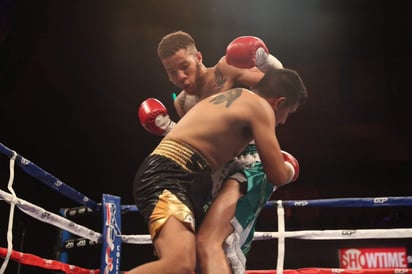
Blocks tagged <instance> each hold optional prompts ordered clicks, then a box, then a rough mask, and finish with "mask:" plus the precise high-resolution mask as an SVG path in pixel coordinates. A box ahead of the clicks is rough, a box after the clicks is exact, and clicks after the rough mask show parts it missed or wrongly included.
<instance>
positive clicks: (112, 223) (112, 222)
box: [100, 194, 122, 274]
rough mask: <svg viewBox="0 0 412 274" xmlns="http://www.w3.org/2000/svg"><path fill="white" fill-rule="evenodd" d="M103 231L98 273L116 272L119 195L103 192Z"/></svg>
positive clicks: (118, 234)
mask: <svg viewBox="0 0 412 274" xmlns="http://www.w3.org/2000/svg"><path fill="white" fill-rule="evenodd" d="M102 213H103V232H102V251H101V264H100V273H104V274H117V273H119V271H120V257H121V245H122V238H121V208H120V197H118V196H114V195H110V194H103V198H102Z"/></svg>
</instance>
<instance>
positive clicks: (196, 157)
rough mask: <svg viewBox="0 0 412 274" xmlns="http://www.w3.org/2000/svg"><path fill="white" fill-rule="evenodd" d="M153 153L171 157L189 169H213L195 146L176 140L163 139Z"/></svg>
mask: <svg viewBox="0 0 412 274" xmlns="http://www.w3.org/2000/svg"><path fill="white" fill-rule="evenodd" d="M151 155H161V156H164V157H166V158H169V159H171V160H173V161H175V162H176V163H178V164H179V165H180V166H181V167H182V168H183V169H185V170H187V171H205V172H210V171H211V167H210V165H209V164H208V162H207V161H206V159H204V158H203V157H202V156H201V155H200V154H199V153H198V152H197V151H196V150H195V149H194V148H192V147H190V146H189V145H187V144H184V143H182V142H179V141H176V140H172V139H166V140H162V141H161V142H160V144H159V145H158V146H157V147H156V148H155V149H154V150H153V152H152V153H151Z"/></svg>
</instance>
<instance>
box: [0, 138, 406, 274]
mask: <svg viewBox="0 0 412 274" xmlns="http://www.w3.org/2000/svg"><path fill="white" fill-rule="evenodd" d="M0 152H1V154H4V155H5V156H6V157H8V158H9V179H8V182H7V185H5V184H4V183H3V182H0V184H1V188H0V200H2V201H4V202H5V203H7V204H8V206H9V207H10V209H9V216H8V222H7V235H6V238H7V247H0V258H1V259H0V262H1V261H2V264H1V268H0V274H2V273H7V272H6V269H7V266H8V264H9V262H10V260H11V261H14V262H16V263H18V264H23V265H28V266H32V267H35V268H43V269H47V270H55V271H61V272H63V273H68V274H86V273H87V274H97V273H105V274H112V273H119V271H121V270H123V269H121V258H122V244H126V243H127V244H134V245H138V244H139V245H141V244H144V245H146V244H151V240H150V236H149V235H123V234H122V233H121V228H122V227H121V221H122V215H123V214H124V213H126V212H137V211H138V209H137V208H136V206H134V205H122V204H121V199H120V197H117V196H114V195H110V194H102V201H101V202H99V203H98V202H95V201H93V200H91V199H90V198H88V197H87V196H86V195H84V194H82V193H80V192H79V191H77V190H75V189H73V188H72V187H70V186H69V185H67V184H65V183H64V182H63V181H61V180H59V179H58V178H56V177H55V176H53V175H52V174H50V173H48V172H46V171H45V170H43V169H41V168H40V167H38V166H37V165H36V164H34V163H32V162H31V161H29V160H27V159H25V158H24V157H22V156H20V155H19V154H17V153H16V152H15V151H13V150H11V149H9V148H7V147H6V146H4V145H3V144H1V143H0ZM15 164H17V165H18V166H19V167H20V168H21V170H23V171H24V172H25V173H27V174H28V175H29V176H32V177H33V178H35V179H37V180H38V181H40V182H41V183H43V184H45V185H46V186H48V187H49V188H51V189H52V190H54V191H56V192H58V193H59V194H60V195H63V196H65V197H66V198H69V199H71V200H72V201H74V202H75V203H77V204H78V205H79V206H78V207H73V208H61V209H59V211H58V213H54V212H51V211H47V210H46V209H43V208H41V207H39V206H37V205H35V204H33V203H30V202H29V201H26V200H24V199H21V198H19V197H18V193H15V191H14V188H13V185H14V184H16V182H14V172H15V170H14V169H15ZM3 189H7V191H5V190H3ZM6 206H7V205H6ZM266 206H267V207H272V208H275V209H276V211H277V224H278V227H277V231H275V232H255V237H254V240H256V241H259V240H269V239H272V240H276V241H275V242H276V248H277V258H274V261H276V269H273V270H247V273H248V274H258V273H259V274H264V273H265V274H275V273H277V274H279V273H285V274H315V273H319V274H327V273H344V274H346V273H382V274H387V273H388V274H389V273H412V269H410V268H408V263H412V259H411V258H410V256H407V251H406V250H405V249H403V250H402V248H401V249H395V250H392V251H393V254H395V255H393V254H392V253H386V255H382V254H381V255H378V257H376V256H375V259H377V263H376V262H375V265H376V266H377V267H376V268H371V267H370V266H368V267H367V268H364V266H366V262H367V260H369V259H371V257H370V256H369V255H368V254H367V251H366V252H365V251H364V253H362V251H361V253H359V252H360V251H359V250H352V249H348V250H343V251H342V252H343V253H342V254H340V255H341V256H342V258H344V259H343V262H346V265H345V264H344V265H343V267H340V268H338V267H335V268H322V267H320V268H317V267H313V266H308V267H305V268H298V269H295V270H293V269H284V264H285V250H286V248H287V246H286V239H298V240H316V241H322V240H332V239H334V240H357V239H409V238H412V228H408V227H406V228H385V229H332V230H300V231H290V230H287V229H286V224H285V221H286V220H285V208H288V207H290V208H292V207H295V208H299V207H331V208H342V207H365V208H372V207H373V208H380V207H411V206H412V197H410V196H406V197H372V198H340V199H317V200H278V201H269V202H267V205H266ZM15 208H17V209H19V210H20V211H21V212H23V213H24V214H27V215H28V216H30V217H32V218H34V219H37V220H38V221H40V222H44V223H46V224H49V225H51V226H55V227H57V228H58V229H60V230H61V238H60V239H59V240H60V245H61V252H60V253H59V256H58V257H59V258H58V259H48V258H41V257H39V256H36V255H33V254H30V253H22V252H19V251H18V250H15V249H14V248H13V221H14V213H15ZM96 213H98V214H101V216H102V219H103V220H102V222H101V223H102V228H101V230H100V231H95V230H93V229H90V228H88V227H86V226H84V225H81V224H78V223H75V222H74V221H73V220H72V219H73V217H74V216H76V215H82V214H96ZM69 217H70V218H69ZM3 218H4V219H5V217H3ZM3 225H4V226H5V225H6V222H5V221H4V222H2V226H3ZM3 236H4V235H1V237H3ZM85 245H98V246H99V247H100V248H101V249H100V268H98V269H88V268H85V267H81V266H76V265H73V264H70V263H69V261H68V257H67V255H66V253H65V251H67V250H69V249H73V248H75V247H78V246H85ZM252 252H253V251H252ZM376 254H377V253H375V255H376ZM391 254H392V255H391ZM345 256H346V257H345ZM356 256H357V257H356ZM368 256H369V257H368ZM345 258H346V259H345ZM383 262H384V266H385V267H381V265H382V263H383ZM123 271H124V270H123Z"/></svg>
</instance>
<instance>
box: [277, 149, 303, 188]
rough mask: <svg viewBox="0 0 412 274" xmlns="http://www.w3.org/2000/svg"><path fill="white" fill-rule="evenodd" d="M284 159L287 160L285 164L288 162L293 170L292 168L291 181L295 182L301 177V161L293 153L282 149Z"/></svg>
mask: <svg viewBox="0 0 412 274" xmlns="http://www.w3.org/2000/svg"><path fill="white" fill-rule="evenodd" d="M281 152H282V156H283V160H284V161H285V164H287V165H288V166H289V167H290V168H291V170H292V176H291V179H290V182H294V181H296V180H297V179H298V177H299V163H298V160H296V158H295V157H293V156H292V154H290V153H288V152H286V151H283V150H281Z"/></svg>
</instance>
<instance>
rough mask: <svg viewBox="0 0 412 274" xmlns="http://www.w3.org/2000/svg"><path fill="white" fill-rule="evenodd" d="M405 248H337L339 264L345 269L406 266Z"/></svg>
mask: <svg viewBox="0 0 412 274" xmlns="http://www.w3.org/2000/svg"><path fill="white" fill-rule="evenodd" d="M407 257H408V256H407V254H406V248H404V247H395V248H347V249H339V264H340V267H341V268H345V269H368V268H406V267H408V261H407Z"/></svg>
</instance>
